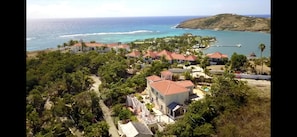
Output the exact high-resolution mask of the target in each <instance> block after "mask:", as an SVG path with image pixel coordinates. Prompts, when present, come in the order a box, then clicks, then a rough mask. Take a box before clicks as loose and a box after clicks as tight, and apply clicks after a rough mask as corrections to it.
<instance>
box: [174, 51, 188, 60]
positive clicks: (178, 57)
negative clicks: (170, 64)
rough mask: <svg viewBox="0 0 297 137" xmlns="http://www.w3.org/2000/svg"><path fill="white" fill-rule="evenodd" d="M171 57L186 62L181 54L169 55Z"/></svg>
mask: <svg viewBox="0 0 297 137" xmlns="http://www.w3.org/2000/svg"><path fill="white" fill-rule="evenodd" d="M171 57H172V58H173V59H176V60H186V58H185V56H184V55H182V54H177V53H171Z"/></svg>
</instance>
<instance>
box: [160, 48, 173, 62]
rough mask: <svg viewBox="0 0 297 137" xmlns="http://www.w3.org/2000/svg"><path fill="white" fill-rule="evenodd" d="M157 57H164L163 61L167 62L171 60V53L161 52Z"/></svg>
mask: <svg viewBox="0 0 297 137" xmlns="http://www.w3.org/2000/svg"><path fill="white" fill-rule="evenodd" d="M157 56H159V57H162V56H165V59H167V60H172V59H173V58H172V56H171V52H169V51H167V50H162V51H160V52H159V53H158V54H157Z"/></svg>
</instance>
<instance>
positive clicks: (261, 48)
mask: <svg viewBox="0 0 297 137" xmlns="http://www.w3.org/2000/svg"><path fill="white" fill-rule="evenodd" d="M259 49H260V50H261V65H262V68H261V74H262V73H263V59H262V53H263V51H264V50H265V44H263V43H261V44H260V45H259Z"/></svg>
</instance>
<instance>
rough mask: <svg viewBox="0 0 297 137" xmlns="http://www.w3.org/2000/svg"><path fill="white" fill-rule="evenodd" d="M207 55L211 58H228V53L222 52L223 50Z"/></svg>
mask: <svg viewBox="0 0 297 137" xmlns="http://www.w3.org/2000/svg"><path fill="white" fill-rule="evenodd" d="M206 56H208V57H209V58H217V59H220V58H228V55H226V54H222V53H221V52H215V53H210V54H207V55H206Z"/></svg>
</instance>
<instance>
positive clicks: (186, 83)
mask: <svg viewBox="0 0 297 137" xmlns="http://www.w3.org/2000/svg"><path fill="white" fill-rule="evenodd" d="M175 83H176V84H178V85H180V86H182V87H192V86H194V84H193V82H192V81H190V80H184V81H176V82H175Z"/></svg>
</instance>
